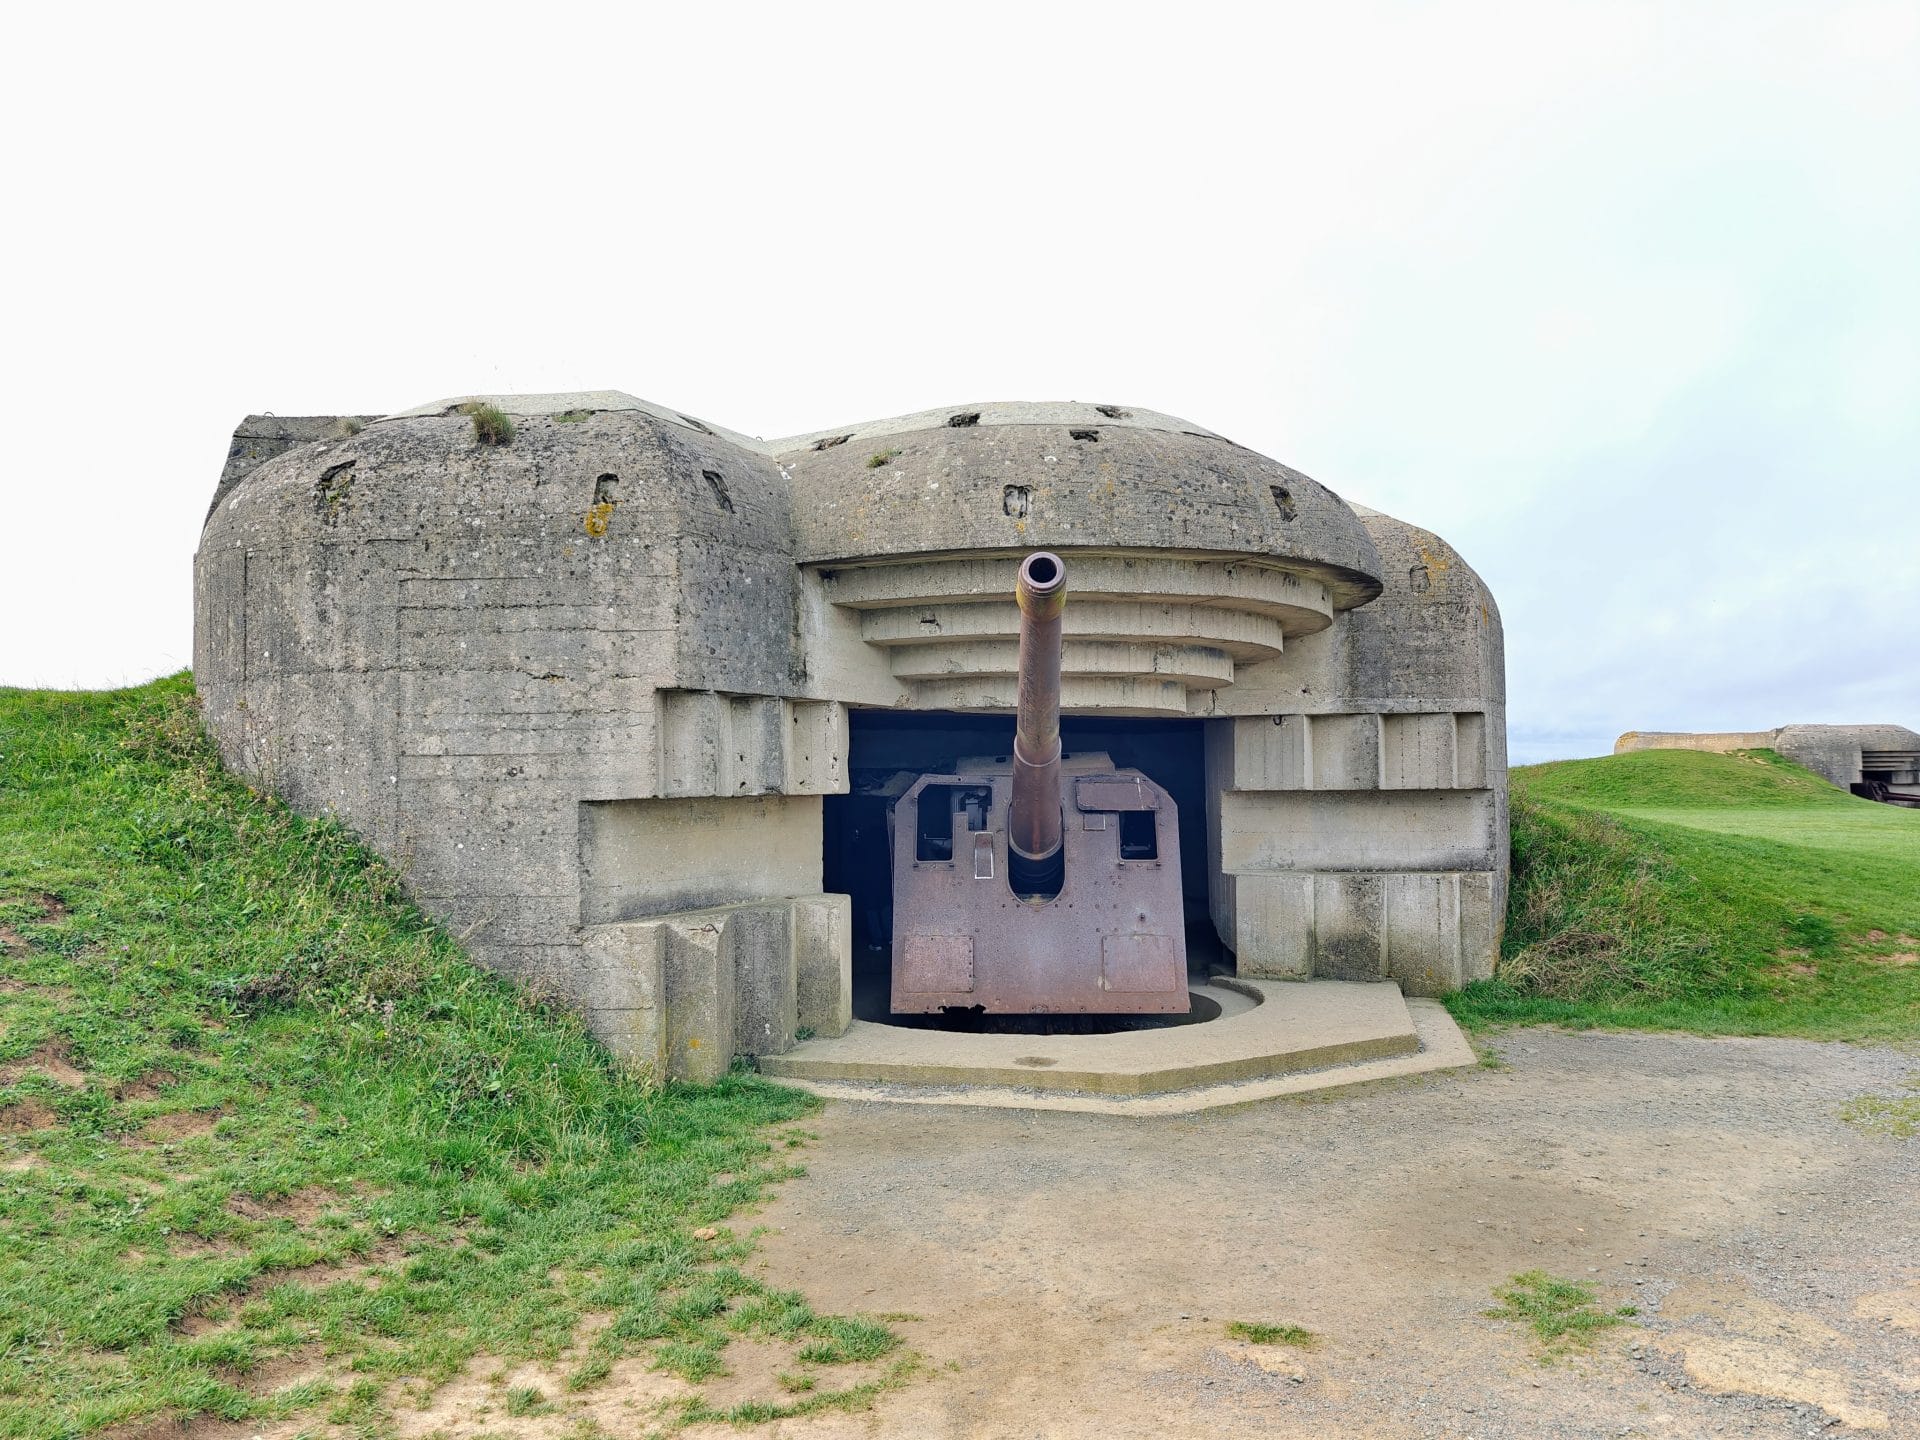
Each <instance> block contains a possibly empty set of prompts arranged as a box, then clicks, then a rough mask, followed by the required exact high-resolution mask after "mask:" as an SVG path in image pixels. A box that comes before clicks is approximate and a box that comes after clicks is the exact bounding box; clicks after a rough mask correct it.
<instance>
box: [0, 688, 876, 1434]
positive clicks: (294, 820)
mask: <svg viewBox="0 0 1920 1440" xmlns="http://www.w3.org/2000/svg"><path fill="white" fill-rule="evenodd" d="M815 1103H816V1102H814V1101H813V1100H811V1099H810V1098H809V1097H807V1096H805V1095H802V1094H800V1093H798V1092H795V1091H791V1090H785V1089H781V1088H779V1087H776V1086H773V1085H770V1084H767V1083H766V1082H764V1081H762V1080H760V1079H759V1078H758V1077H756V1076H754V1075H751V1074H747V1073H742V1072H735V1073H732V1074H729V1075H727V1076H726V1077H724V1078H723V1079H722V1080H720V1081H719V1082H717V1083H715V1084H714V1085H711V1086H703V1087H694V1086H685V1085H678V1084H675V1085H667V1086H662V1087H649V1086H647V1085H644V1084H640V1083H637V1082H635V1081H634V1080H632V1079H630V1078H628V1077H626V1076H624V1075H623V1074H622V1073H621V1071H620V1069H619V1067H618V1065H617V1064H616V1063H615V1062H614V1061H613V1060H612V1058H611V1057H609V1056H608V1055H607V1054H606V1053H605V1052H604V1051H603V1050H601V1049H600V1048H599V1047H598V1046H597V1045H596V1044H595V1043H594V1042H593V1041H592V1039H591V1037H590V1036H589V1035H588V1034H587V1033H586V1031H585V1029H584V1028H583V1026H582V1025H581V1024H580V1022H579V1020H578V1019H577V1018H576V1017H574V1016H573V1015H571V1014H569V1013H567V1012H564V1011H561V1010H558V1009H555V1008H552V1007H550V1006H548V1005H546V1004H544V1003H542V1002H540V1001H538V1000H536V999H532V998H529V997H528V996H527V995H526V994H525V993H524V992H521V991H519V990H517V989H515V988H514V987H513V986H511V985H509V984H507V983H506V982H504V981H502V980H501V979H499V978H497V977H495V976H492V975H489V974H487V973H485V972H483V971H481V970H479V969H477V968H476V967H475V966H473V965H472V964H471V963H470V962H469V961H467V960H466V959H465V957H464V956H463V955H462V954H461V953H460V951H459V948H458V947H457V946H456V945H455V943H454V942H453V941H452V940H451V939H449V938H448V937H447V935H446V934H445V933H444V932H442V931H441V930H440V929H438V928H437V927H436V926H434V925H432V924H431V923H429V922H428V921H427V920H426V919H425V918H424V917H423V916H421V915H420V913H419V912H418V911H417V910H415V909H414V908H413V907H412V906H411V905H410V904H409V903H408V902H407V901H406V899H405V898H404V896H403V895H402V893H401V890H400V886H399V883H398V881H397V879H396V877H395V876H394V874H393V873H392V872H391V871H390V870H389V869H387V868H386V867H385V866H384V865H383V864H382V863H380V861H379V860H378V859H377V858H376V857H375V856H373V855H372V854H371V853H370V852H369V851H367V850H366V849H365V848H364V847H363V846H362V845H361V844H360V843H359V842H358V841H357V840H355V839H354V838H353V837H352V836H351V835H349V834H348V833H347V832H346V831H344V830H343V829H341V828H340V827H339V826H337V825H334V824H330V823H325V822H314V821H308V820H304V819H301V818H300V817H298V816H296V815H294V814H292V813H291V812H289V811H288V810H287V808H286V807H285V806H284V805H282V804H280V803H279V802H277V801H275V800H273V799H270V798H267V797H262V796H258V795H255V794H253V793H252V792H250V791H249V790H248V789H247V788H246V787H245V786H243V785H241V784H240V783H238V782H237V781H236V780H234V779H233V778H232V777H230V776H229V775H227V774H226V773H224V772H223V771H222V770H221V768H220V766H219V763H218V760H217V758H216V756H215V755H214V753H213V750H212V748H211V747H210V745H209V744H208V743H207V741H206V739H205V737H204V735H203V734H202V732H201V730H200V726H199V723H198V717H197V715H196V713H195V711H194V708H193V698H192V692H191V689H190V687H189V685H188V683H187V681H186V679H185V678H184V677H175V678H173V679H170V680H163V681H157V682H155V683H154V684H152V685H147V686H142V687H140V688H137V689H133V690H127V691H120V692H115V693H110V694H60V693H51V692H28V691H18V690H0V1213H4V1214H5V1216H6V1224H5V1225H4V1226H0V1276H4V1285H3V1286H0V1289H4V1292H5V1293H4V1298H0V1436H5V1437H7V1440H54V1437H60V1440H73V1437H79V1436H84V1435H88V1434H91V1433H93V1432H96V1431H100V1430H103V1429H109V1428H115V1429H127V1430H132V1429H138V1428H141V1427H142V1426H145V1425H148V1424H151V1423H157V1422H158V1421H159V1420H160V1418H161V1417H170V1418H169V1419H168V1421H167V1423H168V1424H169V1425H171V1424H172V1423H173V1422H174V1421H178V1422H180V1423H182V1424H185V1423H186V1422H188V1421H190V1420H192V1418H193V1417H196V1416H203V1415H205V1416H217V1417H219V1418H220V1419H222V1420H225V1421H242V1422H249V1423H253V1422H262V1421H274V1420H278V1419H281V1418H285V1417H288V1416H291V1415H296V1414H308V1413H310V1414H311V1417H312V1420H313V1422H314V1423H316V1424H318V1423H319V1422H321V1421H323V1420H326V1421H331V1422H332V1423H336V1424H340V1425H345V1426H350V1427H353V1428H355V1429H356V1430H357V1431H360V1432H362V1433H367V1434H384V1433H388V1432H389V1431H390V1430H391V1427H392V1419H391V1408H392V1405H393V1403H394V1397H395V1395H396V1394H397V1393H399V1391H400V1389H401V1387H402V1386H406V1387H407V1388H408V1389H418V1390H419V1391H420V1392H422V1393H423V1394H424V1393H431V1392H432V1391H433V1390H434V1389H435V1388H437V1387H438V1386H439V1385H441V1384H443V1383H444V1382H445V1381H447V1380H449V1379H450V1378H452V1377H453V1376H455V1375H457V1374H459V1373H461V1371H462V1370H463V1368H465V1367H466V1366H467V1365H468V1364H469V1363H470V1362H471V1361H472V1360H473V1359H474V1357H476V1356H478V1355H481V1354H486V1355H490V1356H493V1357H497V1359H498V1360H499V1362H500V1364H501V1366H502V1367H503V1368H511V1367H513V1366H517V1365H519V1364H522V1363H527V1362H535V1363H542V1364H551V1363H554V1362H555V1361H557V1359H558V1358H559V1357H560V1356H561V1355H562V1354H563V1353H565V1352H567V1351H568V1350H569V1348H570V1347H571V1346H572V1345H573V1344H574V1343H575V1337H576V1333H577V1331H578V1329H579V1326H580V1322H581V1320H582V1318H583V1317H584V1316H586V1315H589V1314H592V1315H602V1316H607V1317H609V1320H608V1323H607V1324H606V1325H605V1326H604V1327H603V1328H601V1329H598V1330H596V1331H595V1332H594V1333H593V1335H592V1338H591V1339H590V1340H585V1341H583V1342H581V1353H580V1354H579V1355H578V1356H577V1357H576V1358H575V1359H574V1362H573V1369H572V1370H571V1372H570V1373H568V1375H567V1378H566V1383H565V1386H564V1387H562V1386H560V1385H553V1386H548V1387H545V1388H546V1389H547V1390H548V1391H549V1394H548V1395H547V1396H546V1397H542V1396H540V1395H539V1394H538V1393H537V1392H528V1393H516V1394H514V1395H512V1396H509V1397H508V1398H507V1402H506V1403H507V1405H508V1407H509V1412H510V1413H513V1414H516V1415H518V1414H521V1413H525V1414H533V1413H536V1412H535V1408H534V1407H537V1406H540V1405H545V1406H548V1407H551V1412H552V1419H553V1423H554V1424H556V1425H563V1424H564V1423H565V1420H566V1412H567V1411H568V1409H569V1407H570V1406H572V1405H573V1404H575V1403H576V1402H575V1401H574V1400H573V1399H572V1398H571V1397H572V1394H573V1393H574V1392H577V1391H578V1390H580V1389H584V1388H590V1387H591V1386H593V1385H595V1384H597V1383H599V1382H601V1381H603V1380H605V1379H606V1378H607V1377H608V1376H609V1375H610V1374H611V1373H612V1370H613V1366H614V1364H615V1363H616V1362H617V1361H618V1360H620V1359H621V1358H622V1357H626V1356H639V1357H646V1358H650V1359H651V1360H653V1361H654V1363H656V1364H661V1365H663V1366H667V1367H669V1368H673V1369H676V1370H678V1371H679V1372H680V1373H682V1374H687V1375H694V1374H712V1373H716V1371H717V1369H718V1368H720V1367H723V1366H724V1363H725V1357H726V1353H727V1347H728V1346H729V1345H730V1344H731V1343H732V1342H733V1341H734V1340H736V1339H738V1338H741V1337H743V1336H752V1337H754V1338H757V1339H759V1340H761V1341H763V1342H767V1343H772V1344H776V1345H782V1346H785V1347H786V1348H787V1358H786V1359H785V1361H784V1363H783V1365H782V1367H781V1368H782V1369H784V1370H786V1371H788V1372H790V1373H793V1374H796V1375H802V1376H814V1377H817V1387H816V1391H814V1392H809V1393H808V1394H807V1395H805V1396H804V1397H802V1398H800V1399H792V1398H791V1396H790V1394H783V1393H782V1392H780V1391H778V1390H774V1389H773V1387H772V1386H771V1384H770V1385H769V1386H768V1389H769V1391H770V1392H771V1393H772V1394H773V1395H774V1396H775V1397H776V1398H777V1404H778V1406H780V1407H787V1408H791V1407H793V1406H798V1405H801V1404H805V1405H808V1406H810V1407H811V1408H813V1409H820V1408H841V1409H851V1408H858V1407H859V1406H861V1405H863V1404H866V1403H868V1402H870V1400H871V1398H872V1396H873V1395H874V1394H876V1393H878V1390H877V1388H876V1387H879V1386H883V1385H885V1384H892V1383H899V1382H900V1380H901V1378H902V1377H904V1376H905V1375H907V1374H910V1373H911V1372H912V1363H911V1357H908V1358H906V1359H901V1358H898V1357H897V1347H898V1346H899V1344H900V1342H899V1339H898V1337H897V1336H896V1335H895V1334H894V1333H893V1332H892V1331H891V1330H890V1329H889V1328H888V1327H887V1326H886V1325H885V1324H884V1323H882V1322H880V1321H877V1320H873V1319H868V1318H859V1317H845V1316H832V1315H822V1314H819V1313H817V1312H816V1311H814V1310H813V1309H812V1308H811V1307H809V1306H808V1305H807V1303H806V1301H805V1300H804V1299H803V1298H802V1297H800V1296H798V1295H792V1294H788V1293H787V1292H783V1291H776V1290H773V1289H771V1288H770V1287H768V1286H767V1285H766V1284H765V1282H764V1281H761V1280H759V1279H758V1278H756V1277H754V1276H752V1275H749V1274H747V1273H744V1272H743V1271H742V1270H741V1268H740V1265H741V1264H742V1262H743V1261H744V1260H745V1259H746V1257H747V1255H748V1253H749V1251H750V1248H751V1247H750V1245H749V1244H748V1243H747V1242H745V1241H742V1240H738V1239H736V1238H734V1237H733V1236H732V1235H731V1234H730V1233H727V1232H725V1230H724V1227H723V1223H722V1222H724V1221H725V1220H726V1218H727V1216H728V1215H730V1214H732V1213H733V1212H734V1211H736V1210H738V1209H739V1208H740V1207H742V1206H747V1205H752V1204H754V1203H755V1202H756V1201H757V1200H758V1199H759V1198H760V1197H762V1196H763V1195H764V1193H765V1191H766V1189H767V1187H768V1186H769V1185H771V1184H774V1183H777V1182H778V1181H779V1180H780V1179H782V1178H783V1177H785V1176H787V1175H790V1174H793V1173H795V1172H794V1170H793V1168H792V1167H791V1166H790V1165H789V1164H787V1163H786V1159H785V1155H786V1151H785V1149H784V1148H783V1149H782V1150H781V1151H780V1152H779V1153H778V1154H776V1153H775V1152H774V1151H773V1149H772V1147H771V1146H770V1145H769V1143H768V1142H769V1139H771V1138H777V1137H784V1136H788V1135H791V1134H793V1133H795V1132H793V1131H791V1130H790V1129H786V1128H783V1129H781V1130H779V1131H777V1132H773V1133H772V1134H770V1133H769V1127H770V1126H773V1125H776V1124H781V1123H782V1122H791V1121H793V1120H795V1119H796V1118H798V1117H800V1116H802V1115H804V1114H805V1113H807V1112H808V1111H809V1110H811V1109H812V1108H813V1107H814V1105H815ZM703 1237H704V1238H703ZM307 1355H316V1356H323V1357H325V1359H324V1361H323V1362H321V1363H322V1366H323V1373H322V1374H321V1375H320V1376H319V1377H318V1378H315V1379H313V1380H311V1381H308V1382H306V1383H304V1384H302V1385H300V1386H297V1387H295V1388H293V1389H289V1390H281V1391H278V1392H276V1393H265V1392H266V1391H268V1389H269V1388H270V1387H269V1386H268V1385H267V1384H265V1383H264V1382H263V1380H262V1378H261V1377H264V1376H265V1375H268V1374H271V1373H273V1371H274V1370H275V1369H276V1368H278V1367H280V1366H283V1365H284V1364H285V1363H286V1362H287V1361H288V1360H289V1359H290V1358H291V1357H295V1356H307ZM888 1356H895V1357H896V1358H895V1359H894V1360H893V1362H892V1367H891V1368H890V1369H889V1370H888V1372H887V1377H891V1378H887V1377H883V1379H882V1380H879V1381H872V1380H866V1379H863V1380H862V1382H861V1383H860V1384H857V1385H851V1386H841V1387H837V1388H836V1387H835V1386H834V1382H833V1374H834V1370H833V1367H836V1366H843V1365H845V1364H848V1363H852V1362H856V1361H864V1360H872V1359H883V1358H885V1357H888ZM769 1403H773V1402H769ZM539 1413H543V1414H544V1413H547V1412H544V1411H542V1412H539ZM796 1413H797V1412H796ZM674 1423H675V1424H679V1423H681V1422H679V1421H675V1422H674ZM685 1423H692V1421H691V1420H688V1421H686V1422H685Z"/></svg>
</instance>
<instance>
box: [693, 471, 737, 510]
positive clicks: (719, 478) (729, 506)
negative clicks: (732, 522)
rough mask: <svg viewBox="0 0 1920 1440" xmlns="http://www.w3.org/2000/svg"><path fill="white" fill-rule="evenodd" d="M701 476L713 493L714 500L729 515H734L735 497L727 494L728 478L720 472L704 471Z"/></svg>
mask: <svg viewBox="0 0 1920 1440" xmlns="http://www.w3.org/2000/svg"><path fill="white" fill-rule="evenodd" d="M700 474H701V476H702V477H703V478H704V479H705V480H706V482H707V485H708V487H709V488H710V489H711V490H712V491H713V498H714V499H716V500H718V501H719V502H720V508H721V509H722V510H725V511H726V512H727V513H728V514H729V515H731V514H732V513H733V497H732V496H731V495H729V494H728V493H727V481H726V477H725V476H724V475H722V474H721V473H720V472H719V471H718V470H702V471H701V472H700Z"/></svg>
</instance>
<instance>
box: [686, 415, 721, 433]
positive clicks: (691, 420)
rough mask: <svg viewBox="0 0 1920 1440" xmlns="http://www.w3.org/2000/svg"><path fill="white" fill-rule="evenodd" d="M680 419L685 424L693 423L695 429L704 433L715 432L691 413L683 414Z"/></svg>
mask: <svg viewBox="0 0 1920 1440" xmlns="http://www.w3.org/2000/svg"><path fill="white" fill-rule="evenodd" d="M680 419H681V421H682V422H683V423H684V424H687V425H691V426H692V427H693V428H694V429H696V430H698V431H699V432H700V433H701V434H702V435H711V434H712V433H713V431H711V430H709V429H708V428H707V427H706V426H705V425H702V424H701V423H700V422H699V421H698V420H696V419H694V418H693V417H692V416H691V415H682V416H681V417H680Z"/></svg>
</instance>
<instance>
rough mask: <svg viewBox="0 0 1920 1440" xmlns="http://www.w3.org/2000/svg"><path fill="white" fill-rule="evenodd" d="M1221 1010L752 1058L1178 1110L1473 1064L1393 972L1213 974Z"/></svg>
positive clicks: (959, 1093) (799, 1078)
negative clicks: (1195, 1016)
mask: <svg viewBox="0 0 1920 1440" xmlns="http://www.w3.org/2000/svg"><path fill="white" fill-rule="evenodd" d="M1194 988H1195V993H1196V994H1198V995H1201V996H1204V997H1206V998H1207V999H1210V1000H1212V1001H1213V1002H1214V1003H1216V1004H1218V1005H1219V1007H1220V1015H1219V1017H1218V1018H1217V1019H1213V1020H1208V1021H1204V1022H1200V1023H1195V1024H1187V1025H1177V1026H1169V1027H1167V1028H1165V1029H1156V1030H1127V1031H1119V1032H1116V1033H1114V1034H1108V1035H1053V1036H1036V1035H1004V1034H1003V1035H991V1034H967V1033H959V1032H955V1031H942V1030H925V1029H914V1028H907V1027H904V1026H894V1025H885V1024H876V1023H873V1022H871V1021H861V1020H856V1021H855V1022H854V1023H853V1024H852V1025H851V1026H850V1027H849V1028H848V1030H847V1032H846V1033H845V1034H844V1035H841V1036H838V1037H836V1038H833V1039H814V1040H807V1041H803V1042H801V1043H800V1044H799V1045H796V1046H795V1047H794V1048H793V1049H791V1050H789V1051H788V1052H787V1053H785V1054H783V1055H767V1056H763V1057H761V1060H760V1069H761V1072H762V1073H763V1074H766V1075H769V1076H773V1077H775V1078H778V1079H781V1080H785V1081H789V1082H791V1083H794V1084H797V1085H799V1086H801V1087H802V1088H804V1089H808V1090H811V1091H813V1092H815V1093H816V1094H820V1095H825V1096H830V1097H832V1098H835V1099H847V1100H856V1099H857V1100H880V1101H891V1102H898V1103H908V1104H941V1105H982V1106H990V1107H993V1108H1016V1109H1036V1110H1080V1111H1095V1112H1104V1113H1114V1114H1140V1115H1147V1114H1180V1113H1186V1112H1190V1111H1194V1110H1203V1109H1212V1108H1215V1107H1218V1106H1222V1105H1240V1104H1247V1103H1250V1102H1252V1101H1257V1100H1263V1099H1268V1098H1271V1097H1273V1096H1278V1095H1288V1094H1298V1093H1301V1092H1303V1091H1309V1090H1322V1089H1330V1088H1334V1087H1337V1086H1341V1085H1351V1084H1357V1083H1360V1082H1363V1081H1369V1080H1380V1079H1390V1078H1393V1077H1396V1076H1402V1075H1415V1074H1420V1073H1423V1072H1426V1071H1430V1070H1442V1069H1450V1068H1453V1067H1456V1066H1463V1065H1472V1064H1474V1063H1476V1057H1475V1055H1474V1052H1473V1047H1472V1046H1471V1045H1470V1044H1468V1043H1467V1040H1466V1037H1465V1036H1463V1035H1462V1034H1461V1033H1460V1029H1459V1027H1458V1026H1457V1025H1455V1024H1454V1022H1453V1018H1452V1017H1451V1016H1450V1015H1448V1014H1447V1012H1446V1009H1445V1007H1444V1006H1442V1005H1440V1004H1439V1003H1438V1002H1436V1001H1431V1000H1412V1001H1410V1000H1407V999H1406V998H1405V997H1403V996H1402V995H1401V993H1400V987H1399V986H1397V985H1395V984H1393V983H1391V982H1352V981H1339V980H1316V981H1306V982H1302V981H1275V980H1245V979H1237V978H1228V977H1219V978H1216V979H1215V980H1213V981H1212V982H1211V983H1210V984H1207V985H1203V986H1196V987H1194Z"/></svg>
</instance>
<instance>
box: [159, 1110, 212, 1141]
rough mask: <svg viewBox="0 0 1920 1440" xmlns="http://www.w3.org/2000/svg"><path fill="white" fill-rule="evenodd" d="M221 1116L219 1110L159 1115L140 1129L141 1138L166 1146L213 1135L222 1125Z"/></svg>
mask: <svg viewBox="0 0 1920 1440" xmlns="http://www.w3.org/2000/svg"><path fill="white" fill-rule="evenodd" d="M220 1114H221V1112H220V1111H218V1110H177V1111H175V1112H174V1113H173V1114H171V1115H158V1116H155V1117H154V1118H153V1119H151V1120H149V1121H148V1122H147V1123H146V1124H145V1125H143V1126H141V1127H140V1138H141V1139H142V1140H146V1141H149V1142H151V1143H153V1144H165V1143H169V1142H172V1141H176V1140H193V1139H197V1138H198V1137H200V1136H202V1135H211V1134H212V1133H213V1127H214V1126H216V1125H218V1124H219V1123H220Z"/></svg>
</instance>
